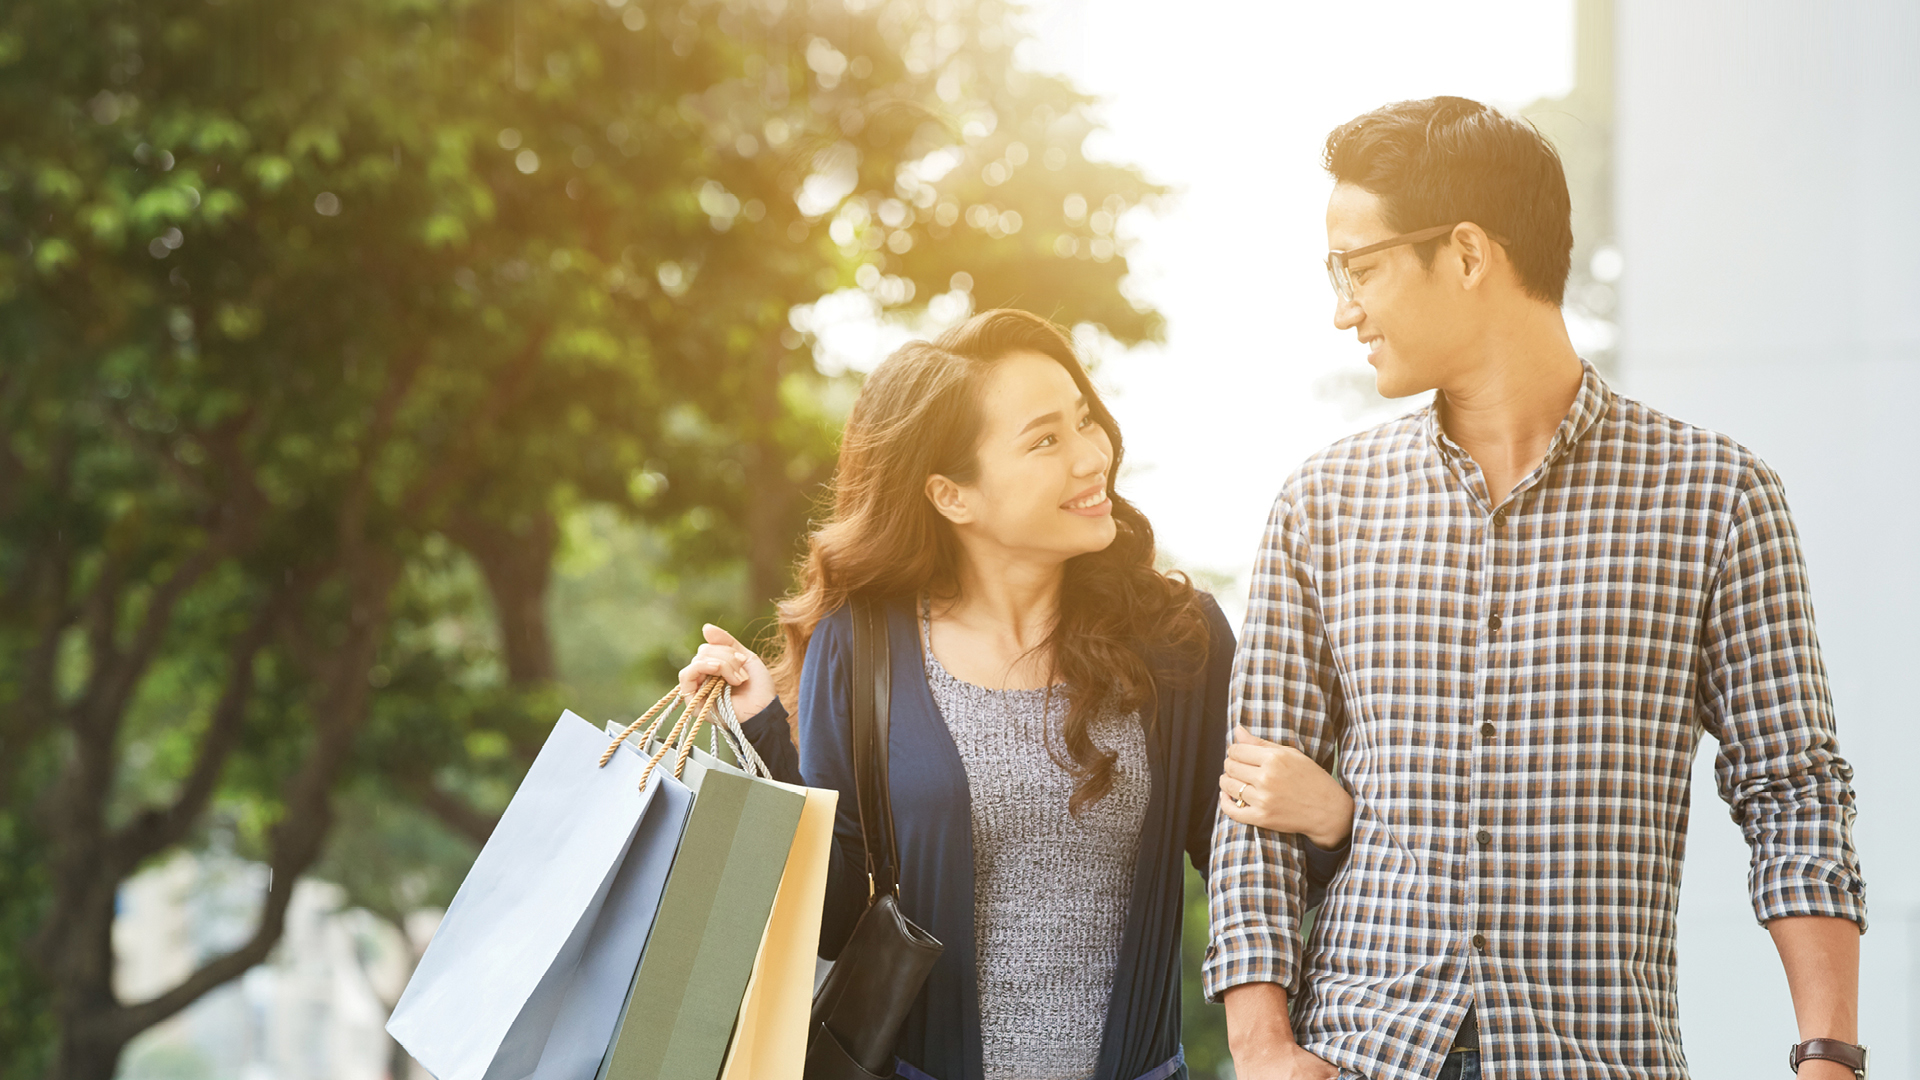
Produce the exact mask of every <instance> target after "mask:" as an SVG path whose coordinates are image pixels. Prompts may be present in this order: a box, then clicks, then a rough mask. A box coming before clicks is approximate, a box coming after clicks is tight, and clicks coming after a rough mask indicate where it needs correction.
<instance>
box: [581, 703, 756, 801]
mask: <svg viewBox="0 0 1920 1080" xmlns="http://www.w3.org/2000/svg"><path fill="white" fill-rule="evenodd" d="M716 684H719V685H721V686H724V685H725V682H724V681H723V680H721V679H719V678H716V677H713V676H708V677H707V680H706V681H705V682H703V683H701V684H700V689H698V690H696V691H694V694H693V697H691V698H688V697H686V696H685V695H684V694H682V693H681V692H680V688H679V687H675V688H674V689H673V690H672V691H670V692H669V693H668V694H667V696H666V697H663V698H661V699H660V700H659V701H657V702H655V703H654V705H653V708H651V709H648V710H647V711H646V714H645V715H643V716H641V717H640V719H638V720H635V721H634V722H633V723H631V724H628V725H627V726H626V728H625V730H623V731H621V732H620V734H619V735H617V736H615V737H614V739H613V741H612V742H611V743H608V744H607V749H606V750H605V751H604V752H603V753H602V754H601V755H600V767H601V768H603V769H604V768H606V765H607V762H609V761H612V760H613V755H614V753H615V752H616V751H617V750H619V749H620V744H621V743H623V742H625V741H627V738H628V737H629V736H631V735H632V734H633V733H634V731H635V730H636V729H637V728H639V726H640V725H641V724H644V723H646V722H647V721H648V720H650V719H652V720H653V726H651V727H649V728H647V730H646V732H645V734H643V735H641V737H640V745H641V746H643V747H644V746H646V745H647V744H648V743H649V742H651V741H652V740H653V736H654V734H655V733H656V732H658V731H659V730H660V725H661V724H663V723H665V722H666V719H667V717H668V716H670V715H672V712H673V705H674V703H675V702H676V701H683V702H684V703H685V705H684V707H683V708H682V709H681V710H680V715H679V718H678V719H676V720H675V721H674V724H673V730H672V731H670V732H668V733H667V737H666V738H665V739H662V740H661V744H660V749H659V750H657V751H655V752H654V753H653V754H651V755H650V756H648V758H647V766H646V768H644V769H642V770H640V790H642V791H645V790H646V789H647V781H648V780H649V779H651V778H652V777H653V769H654V766H656V765H658V764H660V762H661V761H662V760H663V759H665V758H666V756H667V754H668V753H669V752H671V751H672V750H673V748H674V744H675V743H676V742H678V741H679V740H680V734H681V732H682V731H688V728H689V725H688V723H687V719H688V717H691V716H694V715H696V713H695V711H696V710H698V715H700V716H702V717H704V716H705V715H706V712H707V710H709V709H711V708H712V707H713V701H714V698H715V697H716V696H717V695H716V693H715V689H714V688H715V685H716ZM656 716H657V717H658V719H654V718H655V717H656ZM691 728H692V731H688V734H689V735H691V734H692V732H693V731H698V730H699V729H700V723H699V721H698V720H695V721H694V723H693V724H692V725H691ZM682 762H683V763H684V758H683V759H682ZM680 772H681V770H680V769H678V768H676V769H675V770H674V773H673V774H674V775H675V776H679V775H680Z"/></svg>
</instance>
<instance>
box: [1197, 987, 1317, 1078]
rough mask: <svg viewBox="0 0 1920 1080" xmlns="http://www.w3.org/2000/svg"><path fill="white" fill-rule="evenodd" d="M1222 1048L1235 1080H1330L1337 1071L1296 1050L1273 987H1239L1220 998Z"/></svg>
mask: <svg viewBox="0 0 1920 1080" xmlns="http://www.w3.org/2000/svg"><path fill="white" fill-rule="evenodd" d="M1222 1000H1223V1001H1224V1002H1225V1004H1226V1007H1227V1047H1228V1049H1230V1050H1232V1051H1233V1074H1234V1076H1235V1077H1237V1078H1238V1080H1333V1078H1334V1077H1336V1076H1338V1075H1340V1070H1339V1069H1337V1068H1335V1067H1334V1066H1332V1065H1330V1064H1328V1063H1327V1062H1326V1061H1323V1060H1322V1059H1320V1058H1317V1057H1315V1056H1313V1055H1312V1054H1310V1053H1308V1052H1307V1051H1306V1050H1304V1049H1302V1048H1301V1046H1300V1044H1299V1043H1297V1042H1295V1041H1294V1039H1293V1025H1292V1024H1291V1023H1289V1022H1288V1020H1287V992H1286V991H1285V990H1283V989H1281V988H1280V987H1279V986H1278V985H1276V984H1274V983H1243V984H1241V985H1239V986H1236V987H1234V988H1232V989H1231V990H1228V991H1227V992H1226V994H1225V995H1224V996H1223V999H1222Z"/></svg>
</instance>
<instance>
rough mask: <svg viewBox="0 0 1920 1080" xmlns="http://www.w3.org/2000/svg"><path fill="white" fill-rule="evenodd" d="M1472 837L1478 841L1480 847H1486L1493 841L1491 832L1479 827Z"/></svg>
mask: <svg viewBox="0 0 1920 1080" xmlns="http://www.w3.org/2000/svg"><path fill="white" fill-rule="evenodd" d="M1473 838H1474V839H1475V840H1478V841H1480V846H1481V847H1486V846H1487V845H1488V844H1491V843H1493V834H1492V833H1490V832H1488V831H1487V830H1485V829H1481V830H1480V831H1479V832H1477V833H1474V834H1473Z"/></svg>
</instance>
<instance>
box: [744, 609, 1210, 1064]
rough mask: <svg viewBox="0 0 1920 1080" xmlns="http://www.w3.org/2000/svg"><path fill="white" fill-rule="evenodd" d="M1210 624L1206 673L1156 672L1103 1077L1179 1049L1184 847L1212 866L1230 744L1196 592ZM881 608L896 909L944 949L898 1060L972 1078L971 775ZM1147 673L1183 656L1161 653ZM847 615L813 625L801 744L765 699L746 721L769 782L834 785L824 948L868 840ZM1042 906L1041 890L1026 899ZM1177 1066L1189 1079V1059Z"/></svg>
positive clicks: (857, 909) (906, 623) (912, 653)
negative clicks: (1144, 789) (1148, 779)
mask: <svg viewBox="0 0 1920 1080" xmlns="http://www.w3.org/2000/svg"><path fill="white" fill-rule="evenodd" d="M1201 603H1202V605H1203V607H1204V610H1205V616H1206V621H1207V627H1208V630H1209V643H1208V654H1207V657H1206V664H1205V667H1204V669H1202V670H1199V671H1193V672H1192V675H1193V676H1195V677H1191V678H1181V679H1167V678H1163V679H1162V680H1161V683H1162V685H1160V686H1158V688H1157V690H1158V702H1157V707H1156V709H1155V711H1154V714H1153V715H1152V716H1151V717H1143V719H1146V720H1148V723H1147V724H1146V731H1147V758H1148V762H1149V764H1150V766H1151V770H1150V771H1151V776H1152V781H1153V792H1152V796H1151V798H1150V800H1149V802H1148V804H1147V814H1146V818H1145V820H1144V822H1143V823H1142V825H1141V829H1140V850H1139V853H1138V856H1137V858H1136V861H1135V870H1134V881H1133V891H1132V895H1131V899H1130V900H1129V901H1128V906H1127V920H1126V930H1125V935H1124V937H1123V938H1122V941H1121V946H1120V957H1119V964H1118V966H1117V967H1116V968H1115V970H1114V978H1113V997H1112V999H1111V1001H1110V1002H1109V1003H1108V1006H1107V1020H1106V1030H1105V1033H1104V1034H1103V1036H1102V1038H1101V1043H1100V1058H1099V1064H1098V1067H1097V1069H1096V1071H1095V1074H1094V1075H1095V1076H1096V1077H1097V1078H1098V1080H1132V1078H1134V1077H1137V1076H1140V1075H1141V1074H1143V1073H1146V1072H1148V1071H1149V1070H1151V1069H1153V1068H1154V1067H1155V1066H1158V1065H1160V1064H1161V1063H1163V1062H1166V1061H1168V1060H1169V1059H1171V1058H1173V1057H1174V1056H1175V1055H1176V1054H1178V1053H1179V1051H1180V925H1181V916H1182V914H1183V907H1184V905H1183V899H1184V885H1185V880H1184V879H1185V869H1184V867H1182V866H1181V854H1182V853H1183V852H1184V853H1185V854H1186V856H1187V857H1188V858H1190V859H1191V860H1192V861H1193V865H1194V866H1195V867H1197V868H1198V869H1199V870H1200V872H1201V873H1202V874H1204V873H1206V870H1207V858H1208V851H1209V848H1210V846H1211V842H1212V834H1213V823H1214V816H1215V813H1216V809H1217V806H1218V797H1219V776H1220V768H1221V761H1222V759H1223V758H1224V757H1225V755H1226V747H1227V683H1228V679H1229V677H1230V674H1231V671H1232V666H1233V646H1234V641H1233V631H1232V629H1231V628H1230V627H1229V626H1228V625H1227V620H1226V617H1225V616H1224V615H1222V614H1221V613H1220V608H1219V606H1218V605H1217V604H1215V603H1214V601H1213V598H1212V597H1210V596H1206V595H1205V594H1204V593H1203V594H1201ZM886 609H887V638H888V642H889V646H890V650H891V663H892V667H893V699H892V706H891V732H890V736H889V738H888V740H887V746H888V753H889V766H888V774H889V776H890V778H891V780H892V794H893V816H894V827H895V831H896V834H897V839H898V843H899V848H900V862H901V872H900V907H901V910H902V911H903V912H904V913H905V914H906V916H907V917H908V918H910V919H912V920H913V921H914V922H915V923H917V924H918V925H920V926H921V927H922V928H924V929H925V930H926V931H927V932H928V933H930V934H932V935H933V936H934V937H936V938H938V939H939V940H940V941H941V942H942V943H943V944H945V945H946V951H945V952H944V953H943V954H942V955H941V957H940V960H939V962H938V963H936V964H935V965H934V968H933V973H932V974H931V975H930V976H929V977H928V979H927V985H926V989H925V990H924V991H923V992H922V993H921V995H920V998H919V1000H918V1001H917V1002H916V1003H915V1005H914V1008H913V1011H912V1013H911V1014H910V1015H909V1016H908V1018H907V1021H906V1024H905V1026H904V1028H903V1029H902V1031H901V1035H900V1042H899V1044H898V1049H897V1053H898V1054H899V1055H900V1058H901V1060H902V1061H904V1062H906V1063H907V1064H909V1065H912V1066H914V1067H916V1068H918V1069H919V1070H921V1071H922V1072H924V1073H926V1074H928V1075H930V1076H932V1077H935V1078H936V1080H981V1076H982V1072H983V1068H982V1064H981V1042H980V1001H979V994H978V989H977V986H976V984H975V968H974V940H973V833H972V820H973V818H972V809H971V803H970V799H969V793H968V787H967V774H966V770H965V768H964V766H963V765H962V764H961V761H960V755H959V751H958V750H956V749H955V748H954V744H953V739H952V737H951V736H950V735H949V734H948V732H947V727H946V723H945V722H944V721H943V720H942V719H941V716H940V712H939V709H938V708H937V707H936V706H935V705H934V702H933V695H932V693H931V691H930V690H929V689H928V687H927V677H926V667H925V664H924V662H923V660H922V657H921V651H920V633H919V626H918V619H917V613H916V612H915V611H914V608H913V605H912V604H911V603H907V602H898V601H896V602H893V603H889V604H888V605H887V606H886ZM1155 659H1156V660H1158V661H1160V663H1161V664H1163V665H1165V666H1157V670H1171V671H1176V672H1177V671H1180V670H1181V669H1182V667H1184V668H1185V669H1187V670H1191V668H1192V660H1191V659H1189V660H1188V661H1187V662H1186V663H1185V664H1184V665H1181V664H1178V663H1173V662H1172V658H1170V657H1167V656H1165V655H1161V656H1156V657H1155ZM851 670H852V618H851V613H850V609H849V608H845V607H843V608H841V609H840V610H839V611H836V612H835V613H833V614H832V615H830V616H828V617H827V618H826V619H823V620H822V621H821V622H820V624H819V625H818V626H816V627H815V628H814V632H813V640H812V642H811V643H810V644H809V645H808V647H807V657H806V664H805V666H804V667H803V669H802V673H801V676H800V702H799V712H800V717H801V723H800V745H799V750H798V754H797V756H796V754H795V750H794V746H793V744H792V743H791V742H790V741H789V735H788V727H787V713H786V710H785V708H784V707H782V705H781V704H780V703H779V702H778V701H776V702H774V703H773V704H772V705H769V706H768V707H767V708H766V709H765V710H763V711H762V712H761V713H760V714H759V715H757V716H755V717H753V718H752V719H751V720H749V721H747V723H746V730H747V734H748V736H749V738H750V739H751V740H752V741H753V744H754V747H755V749H757V750H758V751H759V753H760V755H761V757H762V758H764V759H765V760H766V762H767V764H768V766H769V767H770V769H771V771H772V772H773V774H774V776H775V778H776V779H781V780H786V781H788V782H793V783H799V782H804V783H806V784H808V785H810V786H813V787H820V788H833V789H835V790H837V791H839V792H840V804H839V812H838V821H837V822H836V826H835V830H834V833H835V835H834V839H835V843H834V858H833V862H832V867H831V871H830V873H829V875H828V882H827V897H826V909H825V914H824V917H823V920H822V925H821V930H820V955H822V956H825V957H828V958H832V957H834V956H837V955H838V954H839V951H840V948H841V946H842V945H844V944H845V943H846V940H847V938H848V936H849V935H850V934H852V932H853V926H854V923H855V922H857V921H858V920H859V918H860V916H861V914H862V913H863V912H864V911H865V910H866V905H867V880H866V871H865V868H864V866H865V857H864V849H863V847H862V844H861V836H860V823H859V816H858V813H857V810H856V803H855V797H854V787H853V765H852V757H851V753H850V749H849V745H848V744H849V731H850V728H849V722H848V714H849V711H850V709H851V707H852V689H851V686H850V674H851ZM1033 902H1034V903H1036V904H1044V903H1046V902H1047V900H1046V897H1043V896H1036V897H1034V901H1033ZM1174 1075H1176V1076H1184V1075H1185V1069H1184V1068H1183V1069H1181V1070H1179V1071H1178V1072H1177V1073H1175V1074H1174Z"/></svg>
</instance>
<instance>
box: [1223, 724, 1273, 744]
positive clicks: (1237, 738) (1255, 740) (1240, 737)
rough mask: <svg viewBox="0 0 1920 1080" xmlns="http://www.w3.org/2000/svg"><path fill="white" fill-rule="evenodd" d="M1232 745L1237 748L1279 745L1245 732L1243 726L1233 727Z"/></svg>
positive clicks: (1245, 729) (1244, 726)
mask: <svg viewBox="0 0 1920 1080" xmlns="http://www.w3.org/2000/svg"><path fill="white" fill-rule="evenodd" d="M1233 745H1234V746H1236V747H1238V746H1279V745H1281V744H1280V743H1277V742H1273V741H1271V740H1268V739H1263V738H1261V737H1260V736H1258V735H1255V734H1254V733H1253V732H1251V731H1248V730H1247V725H1245V724H1235V725H1233Z"/></svg>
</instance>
